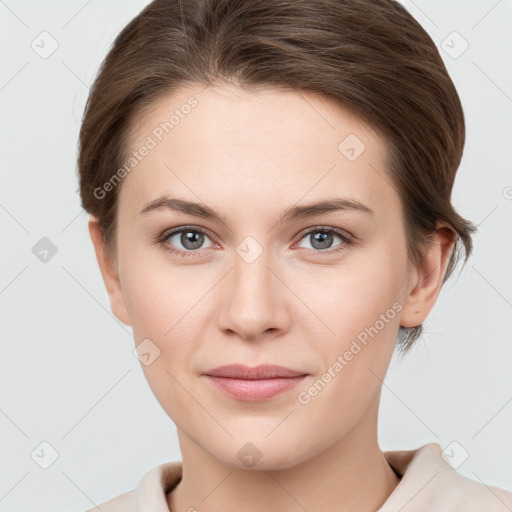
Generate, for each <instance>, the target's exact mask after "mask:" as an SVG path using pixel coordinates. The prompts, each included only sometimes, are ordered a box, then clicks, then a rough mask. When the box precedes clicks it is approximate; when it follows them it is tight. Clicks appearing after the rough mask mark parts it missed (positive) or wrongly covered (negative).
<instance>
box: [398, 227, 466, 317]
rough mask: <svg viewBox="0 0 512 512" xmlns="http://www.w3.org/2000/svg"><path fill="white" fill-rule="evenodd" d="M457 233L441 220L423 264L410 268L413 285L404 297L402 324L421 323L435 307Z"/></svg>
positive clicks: (427, 249)
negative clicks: (411, 269)
mask: <svg viewBox="0 0 512 512" xmlns="http://www.w3.org/2000/svg"><path fill="white" fill-rule="evenodd" d="M455 236H456V233H455V231H454V230H453V228H452V227H450V226H449V225H448V224H446V223H445V222H438V224H437V228H436V231H435V232H434V233H433V234H432V236H431V242H430V243H429V245H428V246H427V248H426V253H425V255H424V258H423V261H422V263H421V264H420V267H419V268H414V269H413V272H411V281H410V282H411V286H410V288H412V289H411V290H410V292H409V294H408V296H407V298H406V299H405V301H404V305H403V309H402V315H401V316H400V325H401V326H402V327H416V326H418V325H420V324H421V323H423V322H424V321H425V319H426V318H427V316H428V315H429V313H430V311H431V310H432V308H433V307H434V304H435V303H436V300H437V297H438V296H439V292H440V291H441V286H442V284H443V278H444V275H445V273H446V270H447V267H448V263H449V261H450V256H451V253H452V250H453V247H454V244H455Z"/></svg>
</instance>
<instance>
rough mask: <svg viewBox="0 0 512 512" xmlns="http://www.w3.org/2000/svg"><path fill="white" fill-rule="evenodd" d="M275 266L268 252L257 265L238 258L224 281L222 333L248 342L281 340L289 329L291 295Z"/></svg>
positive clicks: (221, 313)
mask: <svg viewBox="0 0 512 512" xmlns="http://www.w3.org/2000/svg"><path fill="white" fill-rule="evenodd" d="M271 265H272V261H271V258H270V256H269V255H268V253H267V252H265V251H264V252H263V253H262V254H260V255H259V256H258V257H257V258H256V259H255V260H254V261H251V260H247V259H244V258H243V257H241V256H239V255H236V256H235V261H234V265H233V268H232V270H231V272H230V273H229V275H228V276H226V279H224V280H223V281H224V282H223V288H222V295H223V297H222V298H221V299H220V303H221V304H222V306H221V311H220V313H219V317H218V322H219V328H220V329H222V330H223V331H231V332H232V333H236V334H237V335H238V336H239V337H241V338H242V339H244V340H256V339H261V338H263V337H267V338H268V337H269V336H272V337H274V336H277V335H279V334H280V333H281V334H282V332H284V331H286V330H287V329H288V328H289V324H290V314H289V311H288V309H287V305H288V301H289V300H290V299H289V296H290V295H291V293H290V291H289V290H288V289H287V287H286V286H285V285H284V284H283V281H282V278H281V279H280V278H279V276H278V273H279V271H276V270H274V269H273V268H271ZM273 266H275V265H273ZM287 295H288V297H287Z"/></svg>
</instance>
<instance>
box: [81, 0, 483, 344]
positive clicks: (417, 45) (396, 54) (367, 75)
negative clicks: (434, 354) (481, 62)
mask: <svg viewBox="0 0 512 512" xmlns="http://www.w3.org/2000/svg"><path fill="white" fill-rule="evenodd" d="M221 82H225V83H232V84H236V85H238V86H240V87H245V88H251V87H269V88H283V89H287V90H297V91H308V92H313V93H315V94H317V95H320V96H322V97H325V98H329V99H331V100H334V102H335V103H336V104H338V105H339V106H340V107H341V108H343V109H344V110H345V111H346V112H348V113H350V114H352V115H354V116H355V117H356V118H357V119H360V120H362V121H363V122H365V123H366V124H368V125H369V126H370V127H371V128H373V129H374V130H375V131H376V132H377V133H379V134H380V135H381V136H382V137H383V140H384V141H385V142H386V145H387V148H388V155H387V157H388V159H387V161H388V168H387V169H386V171H387V173H388V176H389V177H390V181H391V182H392V183H393V185H394V186H395V187H396V189H397V191H398V192H399V194H400V197H401V200H402V205H403V211H404V226H405V232H406V237H407V249H408V255H409V257H410V260H411V261H412V262H414V264H416V265H418V264H419V263H420V262H421V258H422V248H424V246H425V244H426V243H428V240H429V235H430V234H432V233H433V231H434V230H435V227H436V222H437V221H438V220H442V221H445V222H447V223H448V224H449V225H450V226H451V227H452V228H453V230H454V232H455V235H456V243H455V248H454V251H453V252H452V255H451V259H450V261H449V264H448V268H447V271H446V273H445V276H444V279H443V283H444V282H445V281H446V279H447V278H448V277H449V276H450V275H451V273H452V271H453V269H454V267H455V266H456V264H457V262H458V259H459V251H460V249H461V247H462V246H463V247H464V249H465V253H466V256H465V260H464V263H465V262H466V261H467V258H468V257H469V255H470V253H471V250H472V239H471V235H472V233H473V232H474V231H475V230H476V227H475V226H474V225H473V224H472V223H471V222H469V221H467V220H465V219H464V218H462V217H461V216H460V215H459V214H458V213H457V212H456V211H455V209H454V208H453V206H452V204H451V191H452V187H453V183H454V179H455V174H456V171H457V168H458V166H459V164H460V160H461V158H462V152H463V147H464V141H465V123H464V113H463V110H462V105H461V102H460V99H459V96H458V94H457V91H456V89H455V86H454V84H453V82H452V80H451V79H450V77H449V74H448V72H447V70H446V67H445V65H444V63H443V61H442V59H441V56H440V54H439V51H438V50H437V47H436V45H435V43H434V42H433V41H432V39H431V38H430V36H429V35H428V34H427V32H426V31H425V30H424V29H423V28H422V27H421V25H420V24H419V23H418V22H417V21H416V20H415V19H414V18H413V17H412V16H411V15H410V14H409V12H408V11H407V10H406V9H405V8H404V7H403V6H402V5H401V4H399V3H397V2H396V1H393V0H181V1H179V0H154V1H153V2H151V3H150V4H149V5H148V6H147V7H145V8H144V9H143V10H142V11H141V12H140V13H139V15H138V16H136V17H135V18H134V19H133V20H132V21H131V22H130V23H129V24H128V25H127V26H126V27H125V28H124V29H123V30H122V31H121V32H120V34H119V35H118V36H117V38H116V39H115V41H114V43H113V45H112V47H111V48H110V51H109V52H108V55H107V56H106V58H105V60H104V61H103V63H102V65H101V68H100V70H99V72H98V75H97V76H96V79H95V81H94V84H93V86H92V88H91V92H90V95H89V98H88V100H87V104H86V107H85V112H84V116H83V119H82V126H81V130H80V141H79V156H78V172H79V180H80V196H81V201H82V206H83V208H84V209H85V210H86V211H87V212H89V213H91V214H92V215H94V216H95V217H97V219H98V221H99V224H100V226H101V230H102V234H103V239H104V243H105V246H106V249H107V252H108V254H109V255H111V256H112V255H115V246H116V207H117V197H118V194H119V190H120V187H121V184H120V185H119V186H117V187H115V188H114V189H113V190H112V191H111V192H110V193H109V194H107V195H105V197H102V198H98V197H97V194H95V190H98V188H99V187H102V185H103V184H104V183H105V182H107V181H108V179H109V178H110V177H111V176H112V175H113V174H114V173H115V171H116V170H117V169H118V168H119V167H120V166H121V165H122V162H123V161H125V155H126V154H127V152H128V151H129V148H128V147H127V139H128V135H129V133H130V130H131V128H132V127H133V125H134V120H135V118H136V117H137V116H140V115H142V114H143V113H144V112H145V111H146V109H148V108H149V107H151V106H152V105H153V104H154V103H155V101H156V100H158V99H160V98H162V97H164V96H166V95H169V94H172V92H173V91H175V90H176V89H178V88H179V87H180V86H184V85H190V84H204V85H205V86H207V85H215V84H218V83H221ZM421 332H422V325H419V326H416V327H412V328H404V327H400V332H399V339H398V345H399V346H400V348H401V349H402V351H403V352H405V351H407V350H408V349H409V347H410V346H411V344H412V343H413V342H414V341H415V340H416V339H417V338H418V337H419V336H420V335H421Z"/></svg>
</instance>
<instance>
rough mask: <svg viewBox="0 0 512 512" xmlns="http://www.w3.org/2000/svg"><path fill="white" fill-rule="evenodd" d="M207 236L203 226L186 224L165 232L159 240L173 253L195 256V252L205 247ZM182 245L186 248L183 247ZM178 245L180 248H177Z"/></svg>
mask: <svg viewBox="0 0 512 512" xmlns="http://www.w3.org/2000/svg"><path fill="white" fill-rule="evenodd" d="M205 237H206V238H208V236H207V234H206V232H205V231H204V230H202V229H201V228H198V227H196V226H184V227H181V228H180V229H175V230H174V231H170V232H169V231H168V232H166V233H164V234H163V235H162V236H161V237H160V238H159V240H158V241H159V242H160V244H162V245H163V246H164V248H165V249H166V250H167V251H169V252H171V253H178V255H179V256H195V254H194V253H196V252H199V251H198V250H199V249H202V248H203V247H202V245H203V243H204V240H205ZM180 245H181V247H183V248H184V249H181V248H180ZM212 245H214V244H212ZM176 247H178V248H177V249H176Z"/></svg>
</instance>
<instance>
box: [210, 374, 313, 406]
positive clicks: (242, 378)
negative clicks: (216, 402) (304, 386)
mask: <svg viewBox="0 0 512 512" xmlns="http://www.w3.org/2000/svg"><path fill="white" fill-rule="evenodd" d="M306 375H307V374H305V373H301V372H298V371H295V370H291V369H289V368H284V367H282V366H275V365H260V366H256V367H254V368H251V367H249V366H243V365H225V366H221V367H219V368H215V369H214V370H209V371H207V372H205V373H204V376H206V377H207V378H208V380H209V381H210V382H211V383H212V384H213V385H214V386H215V387H216V388H217V389H219V390H220V391H223V392H224V393H226V394H228V395H229V396H231V397H233V398H236V399H238V400H250V401H260V400H266V399H268V398H272V397H273V396H275V395H277V394H279V393H282V392H284V391H287V390H289V389H292V388H294V387H295V386H297V385H298V384H299V383H300V382H301V381H302V380H303V379H304V377H306Z"/></svg>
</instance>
